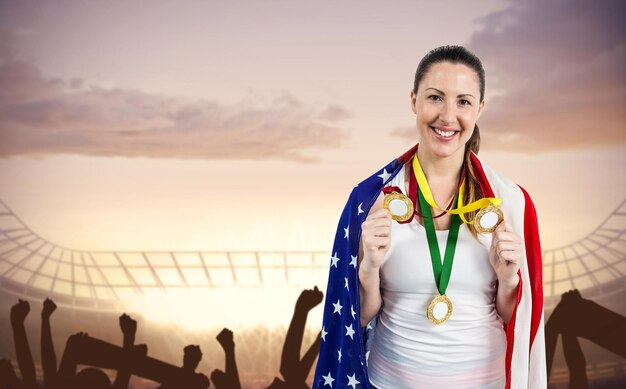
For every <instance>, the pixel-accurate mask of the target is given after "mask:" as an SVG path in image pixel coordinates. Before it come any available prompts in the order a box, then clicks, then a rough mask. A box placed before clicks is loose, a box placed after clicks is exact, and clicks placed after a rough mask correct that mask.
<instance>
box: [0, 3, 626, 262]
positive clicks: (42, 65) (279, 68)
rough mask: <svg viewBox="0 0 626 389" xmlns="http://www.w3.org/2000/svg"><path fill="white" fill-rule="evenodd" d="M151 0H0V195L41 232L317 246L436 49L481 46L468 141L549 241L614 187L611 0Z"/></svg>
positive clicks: (184, 242)
mask: <svg viewBox="0 0 626 389" xmlns="http://www.w3.org/2000/svg"><path fill="white" fill-rule="evenodd" d="M151 4H153V5H152V6H151V7H150V8H147V7H146V6H145V4H142V3H139V2H131V3H128V2H106V3H103V2H95V3H88V2H87V3H85V2H68V1H66V2H55V3H52V2H47V3H44V4H41V3H36V2H11V3H7V2H5V3H3V4H2V5H0V25H2V28H1V29H0V91H1V92H0V123H1V124H0V157H2V159H0V199H1V200H3V201H4V202H5V203H6V204H7V205H8V206H9V207H11V208H12V209H13V210H14V211H15V212H16V213H17V214H18V215H19V216H20V217H22V219H23V220H24V221H25V222H26V223H27V224H28V225H29V226H30V227H31V228H32V229H33V230H34V231H36V232H37V233H39V234H40V235H42V236H43V237H45V238H47V239H49V240H51V241H53V242H55V243H58V244H62V245H64V246H68V247H72V248H76V249H94V250H113V249H118V250H121V249H140V250H152V249H192V250H193V249H198V250H199V249H239V250H241V249H244V250H254V249H257V250H264V249H273V250H287V249H304V250H330V248H331V242H332V235H333V234H334V230H335V228H336V223H337V220H338V218H339V213H340V211H341V209H342V207H343V204H344V201H345V200H346V198H347V195H348V193H349V192H350V189H351V188H352V186H354V185H355V184H356V183H357V182H359V181H361V180H362V179H364V178H365V177H367V176H368V175H370V174H372V173H373V172H374V171H376V170H377V169H379V168H380V167H382V166H383V165H385V164H386V163H387V162H388V161H389V160H391V159H392V158H395V157H396V156H398V155H399V154H401V153H402V152H403V151H405V150H406V149H408V148H409V147H410V146H411V145H412V144H414V143H415V142H416V141H417V138H416V132H415V131H414V116H413V114H412V112H411V110H410V107H409V98H408V95H409V91H410V88H411V87H412V82H413V76H414V72H415V68H416V66H417V63H418V62H419V59H420V58H421V57H422V56H423V55H424V54H426V52H427V51H428V50H429V49H431V48H433V47H436V46H438V45H441V44H463V45H466V46H467V47H468V48H470V49H471V50H473V51H474V52H475V53H476V54H477V55H478V56H479V57H481V59H482V61H483V63H484V66H485V69H486V72H487V88H486V100H487V105H486V111H485V113H484V114H483V116H482V118H481V122H480V123H479V125H481V130H482V138H483V146H482V148H481V154H480V155H481V157H482V158H483V160H485V161H486V163H488V164H489V165H491V166H493V167H494V168H496V169H497V170H499V171H501V172H502V173H504V174H505V175H507V176H509V177H510V178H512V179H513V180H514V181H516V182H517V183H519V184H520V185H522V186H524V187H525V188H526V189H527V190H528V191H529V193H530V195H531V196H532V197H533V199H534V201H535V204H536V206H537V209H538V213H539V222H540V232H541V235H542V240H543V245H544V247H545V248H550V247H556V246H559V245H564V244H567V243H569V242H571V241H573V240H576V239H578V238H580V237H582V236H584V235H586V234H587V233H588V232H589V231H591V230H592V229H593V228H594V227H595V226H596V225H597V224H598V223H600V222H601V221H602V220H603V219H604V218H605V217H606V216H607V215H608V214H609V213H610V212H611V211H612V210H613V209H614V208H615V207H616V206H617V205H619V204H620V203H621V201H622V200H623V199H624V198H625V197H626V178H625V177H626V175H624V168H623V167H624V166H626V153H625V151H626V128H625V124H626V117H625V114H624V112H626V111H625V110H624V105H625V104H624V103H625V99H626V82H624V81H625V78H626V76H625V74H624V72H623V65H624V62H625V61H624V59H625V58H626V51H625V50H626V46H625V44H624V36H626V35H625V34H624V27H623V23H621V22H620V21H615V20H614V19H615V18H616V17H618V16H620V15H623V14H624V12H623V11H624V6H623V5H622V4H621V3H620V2H605V3H603V5H602V6H598V5H597V4H590V3H589V4H588V3H587V2H584V1H574V2H564V1H555V2H549V3H545V2H544V3H540V2H539V1H530V2H526V3H525V4H524V6H519V5H518V6H511V5H508V4H506V3H502V2H496V1H483V2H480V4H479V5H469V4H461V3H452V2H440V3H439V4H423V5H419V4H415V2H409V1H404V2H395V3H394V6H393V8H390V6H389V5H388V4H383V3H379V2H368V1H366V2H358V3H356V2H353V3H350V2H342V3H327V4H326V3H319V2H318V3H315V4H313V3H311V4H307V3H301V4H297V5H296V4H294V3H293V2H288V1H272V2H263V3H258V4H256V3H250V4H247V5H244V4H234V3H232V2H190V3H186V4H184V5H183V4H180V3H172V2H166V1H163V2H152V3H151ZM566 8H567V11H568V12H567V14H566V13H565V12H563V11H564V10H565V9H566ZM564 15H567V16H564Z"/></svg>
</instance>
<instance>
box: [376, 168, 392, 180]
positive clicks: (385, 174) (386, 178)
mask: <svg viewBox="0 0 626 389" xmlns="http://www.w3.org/2000/svg"><path fill="white" fill-rule="evenodd" d="M390 176H391V174H389V173H387V169H383V172H382V173H381V174H379V175H378V177H380V178H382V179H383V183H385V182H387V180H388V179H389V177H390Z"/></svg>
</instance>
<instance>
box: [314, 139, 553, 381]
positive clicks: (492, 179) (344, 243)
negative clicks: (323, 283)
mask: <svg viewBox="0 0 626 389" xmlns="http://www.w3.org/2000/svg"><path fill="white" fill-rule="evenodd" d="M417 146H418V145H415V146H413V147H412V148H411V149H410V150H408V151H407V152H406V153H404V154H402V155H401V156H400V157H398V158H396V159H394V160H393V161H391V162H390V163H389V164H387V166H385V167H384V168H383V169H381V170H379V171H378V172H376V173H374V174H373V175H371V176H370V177H369V178H367V179H366V180H364V181H362V182H361V183H359V184H358V185H357V186H356V187H354V189H353V190H352V192H351V193H350V196H349V198H348V201H347V203H346V206H345V207H344V210H343V212H342V214H341V217H340V219H339V225H338V227H337V232H336V234H335V241H334V244H333V249H332V254H331V258H330V263H329V276H328V285H327V288H326V300H325V304H324V315H323V321H322V342H321V345H320V354H319V359H318V362H317V367H316V370H315V377H314V380H313V389H326V388H330V389H335V388H351V389H356V388H370V385H369V379H368V374H367V358H368V355H369V352H368V351H367V349H368V347H367V346H368V345H369V340H371V338H372V336H373V334H374V332H375V323H376V319H377V317H376V316H375V317H374V318H373V319H372V321H371V322H370V324H368V325H367V326H366V327H365V328H363V327H362V326H361V324H360V319H359V318H360V308H359V289H358V288H359V282H358V252H359V251H358V250H359V239H360V236H361V223H363V222H364V221H365V218H366V217H367V214H368V212H369V210H370V208H371V207H372V205H373V204H374V202H375V201H376V198H377V197H378V195H379V193H380V192H381V190H382V189H383V187H385V186H386V185H387V183H388V182H389V181H390V180H391V179H392V178H393V177H394V176H395V175H396V174H397V173H398V172H399V171H400V169H401V168H402V166H403V165H404V164H405V163H407V162H408V161H410V159H411V158H413V156H414V154H415V151H416V150H417ZM472 165H473V167H474V171H475V173H476V174H477V176H478V179H479V183H480V184H481V189H482V191H483V194H485V195H486V196H487V197H496V195H500V196H501V195H503V194H505V193H506V196H505V197H506V199H505V200H504V201H507V199H508V198H509V197H515V196H517V198H518V199H519V201H517V203H519V204H512V203H515V201H507V202H508V203H509V204H505V202H503V204H502V206H501V209H502V211H503V213H504V217H505V219H506V220H509V221H510V222H512V224H513V226H514V228H515V231H516V232H518V233H519V234H520V235H521V236H522V240H523V241H524V243H525V249H526V250H525V254H526V262H525V263H522V264H521V266H520V271H519V272H518V276H519V277H520V279H521V281H522V282H521V285H522V287H521V288H519V293H518V296H517V303H516V306H515V311H514V313H513V317H512V319H511V321H510V323H509V325H508V328H506V327H505V328H504V329H505V331H506V335H507V355H506V366H505V368H506V376H507V384H506V388H507V389H508V388H516V389H517V388H533V389H535V388H545V387H547V377H546V364H545V342H544V334H543V291H542V284H541V273H542V271H541V248H540V245H539V233H538V230H537V217H536V213H535V208H534V205H533V203H532V201H531V200H530V197H529V196H528V194H527V192H526V191H525V190H524V189H523V188H521V187H519V186H517V185H515V184H513V183H512V182H510V180H508V179H506V178H504V177H502V176H500V175H499V174H498V173H496V172H495V171H494V170H493V169H490V168H489V167H487V166H484V165H483V164H482V163H481V162H480V161H479V160H478V158H477V157H476V155H475V154H473V153H472ZM492 187H493V188H492ZM512 188H513V189H512ZM494 189H495V190H496V193H495V194H494ZM511 190H513V191H514V192H515V193H512V192H510V191H511ZM381 389H387V388H381Z"/></svg>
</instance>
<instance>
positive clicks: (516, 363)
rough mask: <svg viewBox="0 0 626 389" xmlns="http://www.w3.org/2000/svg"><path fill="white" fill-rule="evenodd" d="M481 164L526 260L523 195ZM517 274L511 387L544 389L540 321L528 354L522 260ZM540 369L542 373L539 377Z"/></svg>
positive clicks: (528, 300)
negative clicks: (519, 293) (518, 291)
mask: <svg viewBox="0 0 626 389" xmlns="http://www.w3.org/2000/svg"><path fill="white" fill-rule="evenodd" d="M481 165H482V167H483V171H484V172H485V176H486V177H487V180H488V181H489V184H490V185H491V188H492V189H493V192H494V194H495V196H496V197H500V198H502V199H503V200H502V204H501V205H500V209H501V210H502V213H503V214H504V219H505V220H506V221H508V222H509V223H510V224H511V226H512V228H513V231H514V232H515V233H516V234H517V235H519V236H520V237H521V239H522V244H523V248H524V258H526V243H525V237H524V210H525V208H526V204H525V198H524V193H523V192H522V190H521V189H520V188H519V186H518V185H517V184H516V183H515V182H513V181H511V180H510V179H508V178H506V177H504V176H503V175H501V174H499V173H498V172H496V171H495V170H494V169H492V168H491V167H489V166H488V165H486V164H485V163H484V162H483V161H481ZM520 272H521V275H522V288H523V289H522V299H521V300H520V303H519V306H518V308H517V313H516V320H515V329H514V339H513V342H514V343H513V355H512V359H511V388H512V389H522V388H545V387H546V386H547V381H546V378H545V375H546V374H545V345H543V346H540V344H543V342H544V339H543V319H542V320H541V323H540V327H541V328H540V329H539V331H538V333H537V338H536V339H535V341H534V343H535V344H534V345H533V346H534V347H533V351H534V352H533V354H532V355H529V342H530V326H531V318H532V292H531V289H530V277H529V273H528V262H527V261H526V260H524V261H522V263H520ZM542 317H543V316H542ZM539 334H541V336H539ZM531 358H532V362H533V363H532V366H529V361H530V360H531ZM541 370H544V373H543V376H542V373H541ZM529 374H530V376H531V377H532V380H531V381H529Z"/></svg>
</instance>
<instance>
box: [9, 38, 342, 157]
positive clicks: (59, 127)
mask: <svg viewBox="0 0 626 389" xmlns="http://www.w3.org/2000/svg"><path fill="white" fill-rule="evenodd" d="M0 36H2V37H3V38H4V37H6V33H5V34H0ZM2 54H6V55H3V56H0V157H5V158H6V157H11V156H16V155H29V156H35V157H40V156H45V155H51V154H61V153H63V154H82V155H95V156H126V157H154V158H178V159H188V158H194V159H282V160H293V161H299V162H313V161H316V159H315V158H314V157H312V156H309V155H307V151H310V150H312V149H330V148H337V147H340V146H341V144H342V142H343V141H344V140H346V139H347V134H346V131H345V130H343V129H342V128H340V127H339V126H337V122H339V121H341V120H344V119H346V118H349V117H350V116H351V115H350V113H349V112H348V111H347V110H345V109H344V108H342V107H340V106H336V105H331V106H326V107H321V108H320V107H313V106H307V105H306V104H304V103H302V102H301V101H299V100H298V99H296V98H295V97H294V96H293V95H291V94H290V93H288V92H279V93H277V94H276V95H275V96H256V95H255V96H253V97H249V98H247V99H245V100H243V101H240V102H239V103H237V104H233V105H230V106H227V105H223V104H220V103H219V102H217V101H208V100H204V101H196V100H190V99H183V98H173V97H167V96H162V95H156V94H148V93H144V92H142V91H139V90H133V89H123V88H103V87H100V86H97V85H93V84H90V83H89V82H88V81H86V80H82V79H78V78H76V79H72V80H69V81H65V80H59V79H51V78H47V77H45V75H44V74H42V72H41V71H40V70H39V69H38V68H37V66H35V64H33V63H32V62H29V61H28V60H24V59H21V58H19V57H18V56H17V55H16V53H15V51H13V50H11V49H10V48H9V47H6V46H2V47H0V55H2Z"/></svg>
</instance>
